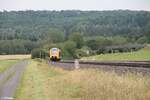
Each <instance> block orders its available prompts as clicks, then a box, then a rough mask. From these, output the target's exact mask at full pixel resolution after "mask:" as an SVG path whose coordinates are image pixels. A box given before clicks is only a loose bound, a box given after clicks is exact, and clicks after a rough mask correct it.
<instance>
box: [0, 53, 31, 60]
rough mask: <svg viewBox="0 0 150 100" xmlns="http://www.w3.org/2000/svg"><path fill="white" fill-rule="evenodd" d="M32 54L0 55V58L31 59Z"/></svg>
mask: <svg viewBox="0 0 150 100" xmlns="http://www.w3.org/2000/svg"><path fill="white" fill-rule="evenodd" d="M29 58H31V55H30V54H28V55H0V60H20V59H29Z"/></svg>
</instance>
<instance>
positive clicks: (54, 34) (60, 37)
mask: <svg viewBox="0 0 150 100" xmlns="http://www.w3.org/2000/svg"><path fill="white" fill-rule="evenodd" d="M46 38H47V39H48V41H50V42H52V43H57V42H62V41H64V33H63V32H61V31H60V30H58V29H56V28H50V29H49V30H48V33H47V35H46Z"/></svg>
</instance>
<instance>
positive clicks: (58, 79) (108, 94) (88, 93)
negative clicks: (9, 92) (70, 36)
mask: <svg viewBox="0 0 150 100" xmlns="http://www.w3.org/2000/svg"><path fill="white" fill-rule="evenodd" d="M16 100H150V77H149V76H142V75H134V74H130V73H129V74H126V75H121V76H120V75H117V74H116V73H114V72H104V71H101V70H98V69H84V70H83V69H80V70H73V71H64V70H62V69H58V68H54V67H52V66H48V65H47V64H44V63H38V62H35V61H34V62H33V61H32V62H31V63H30V65H29V66H28V67H27V69H26V71H25V73H24V77H23V80H22V84H21V87H20V89H19V91H18V92H17V95H16Z"/></svg>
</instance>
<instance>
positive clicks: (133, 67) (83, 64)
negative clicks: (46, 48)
mask: <svg viewBox="0 0 150 100" xmlns="http://www.w3.org/2000/svg"><path fill="white" fill-rule="evenodd" d="M76 63H77V64H76ZM50 64H52V65H54V66H56V67H61V68H63V69H66V70H73V69H76V68H97V69H102V70H105V71H115V72H117V73H119V74H122V73H127V72H131V73H142V74H144V75H145V74H146V75H147V74H149V75H150V61H121V62H120V61H109V62H108V61H81V60H79V61H75V60H62V61H60V62H55V63H50Z"/></svg>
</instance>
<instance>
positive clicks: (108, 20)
mask: <svg viewBox="0 0 150 100" xmlns="http://www.w3.org/2000/svg"><path fill="white" fill-rule="evenodd" d="M79 36H80V37H81V38H79ZM76 39H77V40H76ZM79 42H80V43H79ZM145 43H150V12H148V11H129V10H117V11H74V10H73V11H32V10H29V11H3V12H0V44H1V46H0V54H18V53H19V54H27V53H31V51H32V50H33V49H35V48H42V50H43V51H48V48H50V47H54V46H58V47H60V48H62V50H63V52H64V53H63V54H64V57H66V58H67V57H80V56H84V55H87V54H96V53H109V52H111V50H112V48H113V49H114V51H115V52H121V51H130V50H128V49H129V48H130V49H131V48H132V46H133V48H132V49H133V50H134V45H138V46H137V47H142V46H139V45H140V44H145ZM122 45H125V46H124V47H123V46H122ZM127 45H128V48H126V50H121V49H120V50H116V49H117V48H118V49H119V48H122V49H123V48H125V47H127ZM131 45H132V46H131ZM110 47H111V50H109V49H110ZM135 50H136V49H135Z"/></svg>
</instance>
